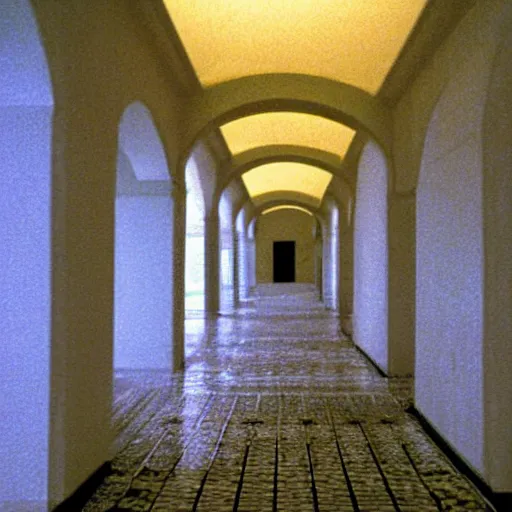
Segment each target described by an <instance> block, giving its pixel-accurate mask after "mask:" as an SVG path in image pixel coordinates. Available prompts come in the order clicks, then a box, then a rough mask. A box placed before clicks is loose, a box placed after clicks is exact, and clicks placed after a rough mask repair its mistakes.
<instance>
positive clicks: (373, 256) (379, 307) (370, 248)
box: [353, 141, 388, 371]
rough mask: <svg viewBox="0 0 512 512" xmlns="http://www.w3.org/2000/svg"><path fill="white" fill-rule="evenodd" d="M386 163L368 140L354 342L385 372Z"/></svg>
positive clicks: (358, 211) (361, 184) (358, 227)
mask: <svg viewBox="0 0 512 512" xmlns="http://www.w3.org/2000/svg"><path fill="white" fill-rule="evenodd" d="M387 180H388V171H387V163H386V158H385V156H384V154H383V153H382V150H381V149H380V148H379V146H378V145H377V144H376V143H375V142H373V141H370V142H368V143H367V144H366V146H365V148H364V149H363V152H362V154H361V158H360V162H359V168H358V174H357V191H356V207H355V218H354V230H355V231H354V313H353V315H354V316H353V322H354V335H353V336H354V341H355V343H356V344H357V345H359V346H360V347H361V348H362V349H363V350H364V351H365V352H366V353H367V354H368V355H369V356H370V357H371V358H372V359H373V360H374V361H375V362H376V363H377V364H378V365H379V366H380V367H381V368H382V369H383V370H384V371H387V369H388V330H387V329H388V297H387V293H388V243H387Z"/></svg>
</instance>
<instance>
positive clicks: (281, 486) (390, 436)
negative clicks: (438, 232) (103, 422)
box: [84, 285, 485, 512]
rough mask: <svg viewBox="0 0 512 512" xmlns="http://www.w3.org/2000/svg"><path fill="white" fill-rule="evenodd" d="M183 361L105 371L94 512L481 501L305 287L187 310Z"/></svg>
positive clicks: (458, 506)
mask: <svg viewBox="0 0 512 512" xmlns="http://www.w3.org/2000/svg"><path fill="white" fill-rule="evenodd" d="M186 331H187V345H186V358H187V370H186V372H185V373H184V375H180V376H175V377H172V378H171V377H170V376H169V375H168V374H167V373H165V372H158V371H153V372H137V371H131V372H130V371H120V372H118V373H117V374H116V382H115V404H114V411H113V422H114V426H115V432H116V440H115V443H114V447H113V451H114V453H115V454H116V455H115V457H114V458H113V473H112V474H111V475H110V476H109V477H108V478H107V479H106V480H105V482H104V483H103V484H102V485H101V487H100V488H99V489H98V490H97V492H96V494H95V495H94V497H93V498H92V500H91V501H90V502H89V503H88V505H87V506H86V507H85V508H84V510H85V511H86V512H92V511H106V510H111V511H150V510H153V511H161V512H163V511H179V512H190V511H208V512H224V511H230V512H231V511H238V512H242V511H244V512H260V511H269V512H275V511H279V512H302V511H308V512H311V511H312V512H318V511H321V512H330V511H339V512H345V511H346V512H349V511H360V512H363V511H364V512H373V511H374V512H388V511H389V512H393V511H402V512H412V511H415V512H416V511H418V512H419V511H425V512H430V511H432V512H435V511H439V510H453V511H469V510H482V511H483V510H485V504H484V502H483V500H482V499H481V497H480V496H479V495H478V493H477V492H476V491H475V490H474V488H473V487H472V486H471V484H470V483H469V482H468V481H467V480H466V479H465V478H464V477H463V476H461V475H460V474H459V473H457V471H456V470H455V469H454V468H453V467H452V465H451V464H450V463H449V462H448V460H447V459H446V458H445V457H444V456H443V455H442V453H441V452H440V451H439V449H438V448H437V447H436V446H434V445H433V444H432V442H431V441H430V440H429V438H428V437H427V436H426V435H425V434H424V432H423V431H422V429H421V427H420V426H419V424H418V423H417V421H416V420H415V419H414V418H413V417H412V416H410V415H409V414H407V413H406V412H405V409H406V408H407V407H408V406H409V405H410V404H411V389H412V385H413V383H412V381H411V380H410V379H391V380H388V379H384V378H382V377H381V376H380V375H379V374H378V373H377V372H376V371H375V369H374V368H373V367H372V366H371V365H369V363H368V362H367V361H366V359H365V358H364V357H363V356H362V355H361V354H360V353H359V352H358V351H357V350H356V349H355V348H354V346H353V344H352V343H351V342H350V341H349V340H348V339H346V338H345V337H343V335H341V334H340V331H339V320H338V318H337V317H336V316H335V315H333V314H332V313H330V312H328V311H326V310H325V309H324V308H323V306H322V304H321V303H320V302H319V301H318V299H317V297H316V293H315V292H314V290H313V289H312V288H311V287H310V286H307V285H268V286H262V287H260V288H259V289H258V290H257V292H256V293H255V295H254V296H253V297H252V298H251V299H250V300H249V301H247V302H245V303H244V307H243V308H242V309H241V310H240V311H238V312H237V314H235V315H232V316H229V317H220V318H211V319H205V318H201V315H199V314H192V313H191V314H190V315H189V317H188V319H187V320H186Z"/></svg>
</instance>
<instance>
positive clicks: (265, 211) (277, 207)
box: [261, 204, 313, 217]
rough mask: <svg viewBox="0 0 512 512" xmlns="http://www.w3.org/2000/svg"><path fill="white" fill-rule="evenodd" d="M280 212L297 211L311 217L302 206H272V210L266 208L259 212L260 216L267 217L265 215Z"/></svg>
mask: <svg viewBox="0 0 512 512" xmlns="http://www.w3.org/2000/svg"><path fill="white" fill-rule="evenodd" d="M281 210H298V211H299V212H304V213H307V214H308V215H311V217H313V214H312V213H311V212H310V211H309V210H307V209H306V208H302V206H294V205H291V204H283V205H281V206H274V207H272V208H267V209H266V210H263V211H262V212H261V215H267V213H273V212H278V211H281Z"/></svg>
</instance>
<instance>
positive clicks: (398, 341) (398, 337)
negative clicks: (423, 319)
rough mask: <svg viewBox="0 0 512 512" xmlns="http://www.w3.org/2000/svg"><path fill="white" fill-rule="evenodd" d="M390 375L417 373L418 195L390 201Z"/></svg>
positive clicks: (394, 198) (396, 195) (392, 197)
mask: <svg viewBox="0 0 512 512" xmlns="http://www.w3.org/2000/svg"><path fill="white" fill-rule="evenodd" d="M388 202H389V210H388V212H389V214H388V215H389V217H388V261H389V267H388V314H389V318H388V373H389V375H405V374H411V373H414V347H415V320H416V319H415V314H416V312H415V311H416V310H415V302H416V246H415V244H416V236H415V235H416V194H415V192H411V193H409V194H396V193H395V194H393V195H390V196H389V197H388Z"/></svg>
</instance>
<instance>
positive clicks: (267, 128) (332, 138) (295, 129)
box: [221, 112, 355, 157]
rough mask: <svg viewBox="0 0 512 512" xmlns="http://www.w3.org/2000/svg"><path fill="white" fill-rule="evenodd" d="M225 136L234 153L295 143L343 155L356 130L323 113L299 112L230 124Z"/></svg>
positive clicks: (258, 116)
mask: <svg viewBox="0 0 512 512" xmlns="http://www.w3.org/2000/svg"><path fill="white" fill-rule="evenodd" d="M221 131H222V135H224V138H225V139H226V143H227V145H228V147H229V149H230V151H231V153H232V154H233V155H236V154H238V153H242V152H243V151H247V150H248V149H253V148H257V147H260V146H267V145H270V144H291V145H295V146H305V147H311V148H316V149H322V150H324V151H328V152H329V153H332V154H334V155H339V156H340V157H343V156H344V155H345V153H346V151H347V149H348V147H349V146H350V143H351V142H352V139H353V137H354V133H355V132H354V130H352V129H351V128H349V127H347V126H345V125H342V124H339V123H336V122H334V121H331V120H330V119H326V118H324V117H320V116H314V115H311V114H300V113H296V112H269V113H266V114H255V115H251V116H247V117H243V118H241V119H237V120H235V121H232V122H230V123H227V124H225V125H223V126H222V127H221Z"/></svg>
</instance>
